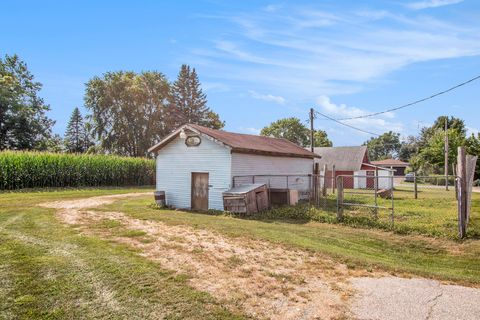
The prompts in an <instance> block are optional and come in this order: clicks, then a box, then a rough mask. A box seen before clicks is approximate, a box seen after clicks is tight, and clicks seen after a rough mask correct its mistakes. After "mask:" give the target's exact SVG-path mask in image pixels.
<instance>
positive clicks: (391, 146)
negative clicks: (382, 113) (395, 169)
mask: <svg viewBox="0 0 480 320" xmlns="http://www.w3.org/2000/svg"><path fill="white" fill-rule="evenodd" d="M363 145H366V146H367V147H368V157H369V159H370V161H376V160H383V159H387V158H397V157H398V155H399V152H400V148H401V146H402V144H401V143H400V134H399V133H395V132H393V131H389V132H385V133H384V134H382V135H380V136H379V137H375V138H371V139H369V140H368V141H366V142H364V143H363Z"/></svg>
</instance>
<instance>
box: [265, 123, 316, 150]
mask: <svg viewBox="0 0 480 320" xmlns="http://www.w3.org/2000/svg"><path fill="white" fill-rule="evenodd" d="M260 134H261V135H262V136H273V137H276V138H285V139H287V140H289V141H291V142H293V143H296V144H298V145H299V146H302V147H307V146H308V145H309V144H310V140H309V135H310V130H309V129H308V128H307V127H305V126H304V125H303V124H302V122H301V121H300V119H298V118H294V117H292V118H285V119H280V120H277V121H275V122H272V123H271V124H270V125H269V126H267V127H265V128H263V129H262V131H261V132H260Z"/></svg>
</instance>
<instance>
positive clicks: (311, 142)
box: [310, 108, 315, 152]
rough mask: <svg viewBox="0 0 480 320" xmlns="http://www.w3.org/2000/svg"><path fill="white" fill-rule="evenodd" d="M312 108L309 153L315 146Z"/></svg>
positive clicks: (311, 111)
mask: <svg viewBox="0 0 480 320" xmlns="http://www.w3.org/2000/svg"><path fill="white" fill-rule="evenodd" d="M313 112H314V111H313V108H310V151H312V152H313V150H314V149H313V147H314V146H315V142H314V141H313V137H314V135H313V133H314V131H313V118H314V114H313Z"/></svg>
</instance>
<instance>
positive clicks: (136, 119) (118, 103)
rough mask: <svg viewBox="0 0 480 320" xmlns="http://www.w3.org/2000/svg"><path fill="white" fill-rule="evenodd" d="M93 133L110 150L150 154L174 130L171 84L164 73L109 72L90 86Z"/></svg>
mask: <svg viewBox="0 0 480 320" xmlns="http://www.w3.org/2000/svg"><path fill="white" fill-rule="evenodd" d="M86 86H87V87H86V93H85V106H86V107H87V108H88V110H89V111H90V112H91V114H90V116H89V120H90V123H91V126H92V129H91V130H92V133H93V134H94V136H95V137H96V138H97V139H98V140H99V148H101V149H102V150H103V151H104V152H107V153H115V154H120V155H126V156H134V157H139V156H146V155H147V153H148V151H147V150H148V148H149V147H151V146H152V145H154V144H155V143H156V142H158V141H159V140H161V138H162V137H164V136H165V135H167V134H168V133H169V132H170V131H171V127H169V125H168V121H167V120H168V119H167V113H168V112H167V111H168V108H169V107H170V102H169V101H171V97H170V85H169V82H168V81H167V78H166V77H165V76H164V75H163V74H162V73H160V72H156V71H146V72H142V73H140V74H137V73H134V72H124V71H118V72H107V73H105V74H104V75H103V76H102V77H94V78H93V79H91V80H90V81H89V82H88V83H87V85H86Z"/></svg>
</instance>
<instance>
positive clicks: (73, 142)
mask: <svg viewBox="0 0 480 320" xmlns="http://www.w3.org/2000/svg"><path fill="white" fill-rule="evenodd" d="M86 136H87V132H86V130H85V124H84V123H83V117H82V114H81V113H80V110H79V109H78V108H75V109H73V112H72V116H71V117H70V121H69V122H68V125H67V130H66V131H65V147H66V149H67V151H68V152H76V153H83V152H85V151H86V149H87V148H86V147H87V145H86V141H85V138H86Z"/></svg>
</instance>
